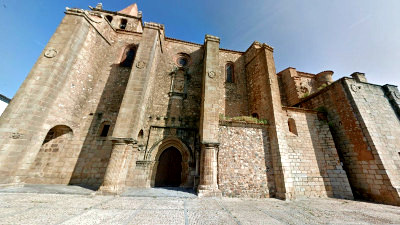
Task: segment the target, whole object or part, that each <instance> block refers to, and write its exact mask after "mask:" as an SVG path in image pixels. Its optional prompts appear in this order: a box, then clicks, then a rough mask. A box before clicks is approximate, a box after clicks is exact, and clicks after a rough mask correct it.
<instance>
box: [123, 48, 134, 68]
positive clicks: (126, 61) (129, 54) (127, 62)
mask: <svg viewBox="0 0 400 225" xmlns="http://www.w3.org/2000/svg"><path fill="white" fill-rule="evenodd" d="M135 54H136V48H135V47H131V48H129V49H127V50H125V52H124V55H123V57H122V60H121V66H122V67H132V64H133V60H135Z"/></svg>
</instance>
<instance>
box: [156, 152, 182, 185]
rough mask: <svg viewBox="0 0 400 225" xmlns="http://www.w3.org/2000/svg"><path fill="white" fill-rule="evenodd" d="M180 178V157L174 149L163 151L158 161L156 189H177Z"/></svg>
mask: <svg viewBox="0 0 400 225" xmlns="http://www.w3.org/2000/svg"><path fill="white" fill-rule="evenodd" d="M181 177H182V155H181V153H180V152H179V150H178V149H176V148H175V147H169V148H167V149H165V150H164V151H163V152H162V153H161V155H160V158H159V160H158V166H157V173H156V179H155V186H156V187H179V186H180V184H181Z"/></svg>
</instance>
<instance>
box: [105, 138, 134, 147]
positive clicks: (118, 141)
mask: <svg viewBox="0 0 400 225" xmlns="http://www.w3.org/2000/svg"><path fill="white" fill-rule="evenodd" d="M110 140H111V141H112V142H113V144H115V145H118V144H120V145H121V144H136V143H137V141H136V140H135V139H133V138H117V137H110Z"/></svg>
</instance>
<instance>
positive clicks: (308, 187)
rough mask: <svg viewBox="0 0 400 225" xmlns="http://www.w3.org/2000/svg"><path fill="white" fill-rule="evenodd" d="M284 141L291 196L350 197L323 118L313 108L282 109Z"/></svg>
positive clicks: (349, 189)
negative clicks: (284, 123)
mask: <svg viewBox="0 0 400 225" xmlns="http://www.w3.org/2000/svg"><path fill="white" fill-rule="evenodd" d="M286 115H287V116H288V130H287V131H284V132H285V133H286V141H287V144H288V147H289V151H288V153H287V154H288V158H289V161H290V162H289V163H286V164H288V165H289V166H290V170H291V171H292V174H291V177H292V179H293V180H292V183H293V186H294V197H296V198H297V197H303V196H305V197H336V198H346V199H353V194H352V192H351V188H350V184H349V181H348V179H347V176H346V173H345V171H344V170H343V168H342V166H341V165H340V161H339V156H338V153H337V150H336V148H335V145H334V142H333V138H332V135H331V133H330V131H329V127H328V124H327V122H326V121H321V120H319V119H318V116H317V114H316V113H315V112H312V111H302V110H301V109H291V108H287V109H286Z"/></svg>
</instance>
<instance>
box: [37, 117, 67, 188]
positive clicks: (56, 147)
mask: <svg viewBox="0 0 400 225" xmlns="http://www.w3.org/2000/svg"><path fill="white" fill-rule="evenodd" d="M72 137H73V131H72V129H71V128H70V127H69V126H66V125H57V126H54V127H53V128H51V129H50V130H49V131H48V132H47V134H46V137H45V138H44V140H43V143H42V146H41V148H40V150H39V152H38V154H37V155H36V158H35V161H34V163H33V164H32V166H31V171H32V172H33V175H34V176H33V178H32V180H31V182H33V183H59V184H61V183H65V182H64V181H63V178H62V177H64V178H65V176H62V175H61V174H62V172H66V168H65V165H64V163H63V162H65V158H68V157H70V155H71V152H69V151H68V150H67V149H70V146H69V145H70V143H69V141H70V140H71V139H72ZM67 180H68V179H67Z"/></svg>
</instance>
